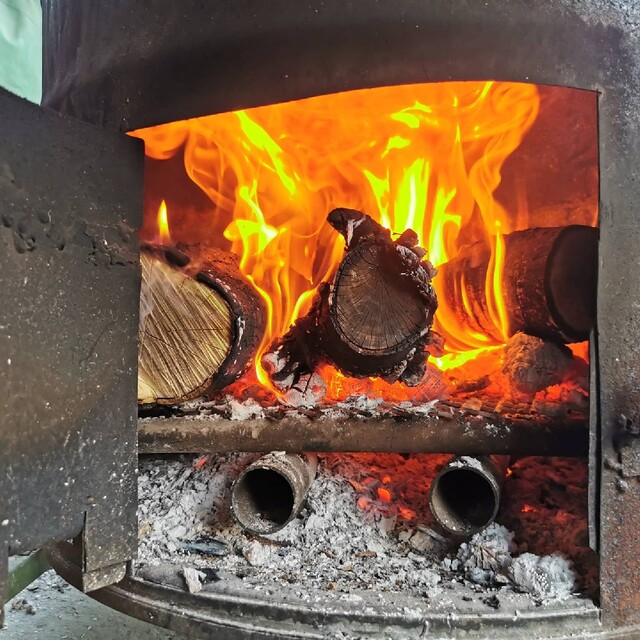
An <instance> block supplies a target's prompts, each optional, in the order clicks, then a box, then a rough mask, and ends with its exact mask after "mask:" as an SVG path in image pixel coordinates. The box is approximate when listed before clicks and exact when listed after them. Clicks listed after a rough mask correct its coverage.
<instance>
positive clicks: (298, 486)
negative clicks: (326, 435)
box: [231, 452, 318, 535]
mask: <svg viewBox="0 0 640 640" xmlns="http://www.w3.org/2000/svg"><path fill="white" fill-rule="evenodd" d="M317 467H318V459H317V457H316V456H315V455H313V454H304V455H302V454H300V455H298V454H293V453H284V452H277V453H270V454H268V455H266V456H263V457H262V458H260V459H259V460H257V461H256V462H254V463H253V464H252V465H250V466H249V467H247V468H246V469H245V470H244V471H243V472H242V473H241V474H240V475H239V476H238V477H237V478H236V480H235V482H234V483H233V485H232V487H231V513H232V514H233V517H234V518H235V519H236V520H237V521H238V523H239V524H240V526H242V527H243V528H244V529H246V530H247V531H250V532H251V533H255V534H257V535H266V534H269V533H275V532H276V531H280V529H282V528H283V527H285V526H286V525H287V524H289V522H291V520H293V519H294V518H295V517H296V516H297V515H298V513H299V512H300V509H302V505H303V503H304V499H305V497H306V495H307V492H308V491H309V487H310V486H311V483H312V482H313V479H314V478H315V476H316V469H317Z"/></svg>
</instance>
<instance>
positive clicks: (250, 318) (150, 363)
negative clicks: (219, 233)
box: [138, 245, 266, 405]
mask: <svg viewBox="0 0 640 640" xmlns="http://www.w3.org/2000/svg"><path fill="white" fill-rule="evenodd" d="M141 263H142V288H141V295H140V330H139V357H138V402H139V403H141V404H148V403H157V404H165V405H166V404H177V403H180V402H185V401H187V400H192V399H193V398H197V397H200V396H202V395H205V394H207V393H210V392H212V391H216V390H219V389H222V388H224V387H226V386H227V385H228V384H230V383H231V382H233V381H234V380H235V379H236V378H237V377H238V376H239V375H240V374H241V373H242V371H243V370H244V369H245V367H246V366H247V365H248V364H249V362H251V361H252V360H253V358H254V356H255V352H256V349H257V347H258V345H259V344H260V340H261V339H262V336H263V334H264V327H265V324H266V310H265V307H264V304H263V302H262V300H261V298H260V296H259V295H258V294H257V293H256V292H255V290H254V289H253V287H252V286H251V285H250V283H249V282H248V281H247V280H245V278H244V277H243V276H242V274H241V273H240V271H239V269H238V265H237V262H236V260H235V257H234V256H232V255H230V254H227V253H225V252H222V251H219V250H216V249H211V248H202V247H194V246H191V247H188V246H184V247H179V248H178V249H175V248H168V247H158V246H150V245H149V246H144V247H143V248H142V254H141Z"/></svg>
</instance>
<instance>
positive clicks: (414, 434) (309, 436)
mask: <svg viewBox="0 0 640 640" xmlns="http://www.w3.org/2000/svg"><path fill="white" fill-rule="evenodd" d="M588 436H589V425H588V423H587V421H586V420H584V421H583V420H574V421H569V422H566V421H565V422H562V421H558V422H554V423H545V422H541V421H540V420H520V419H511V420H510V419H506V418H500V417H499V416H492V417H490V418H489V417H485V416H474V415H468V414H464V413H463V412H461V411H457V410H456V411H454V410H450V413H449V414H447V413H445V412H444V411H441V412H439V413H436V414H434V415H433V416H423V417H418V416H416V417H403V418H398V417H394V416H389V417H376V418H368V419H362V418H317V419H315V420H314V419H312V418H305V417H299V416H295V417H293V416H285V417H283V418H281V419H273V420H269V419H265V418H250V419H248V420H229V419H228V418H223V417H220V416H206V417H198V418H193V417H188V416H185V417H171V418H145V419H143V420H140V421H139V422H138V446H139V453H140V454H148V453H224V452H226V451H255V452H260V453H261V452H263V451H274V450H276V449H277V450H284V451H288V452H294V453H295V452H297V451H317V452H330V451H337V452H347V451H349V452H356V451H366V452H369V453H376V452H384V453H392V452H396V453H445V452H446V453H452V454H456V455H469V456H482V455H492V454H500V455H507V454H508V455H520V456H523V455H530V456H534V455H535V456H545V455H553V456H586V455H587V453H588V451H589V440H588Z"/></svg>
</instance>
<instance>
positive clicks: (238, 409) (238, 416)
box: [225, 396, 264, 420]
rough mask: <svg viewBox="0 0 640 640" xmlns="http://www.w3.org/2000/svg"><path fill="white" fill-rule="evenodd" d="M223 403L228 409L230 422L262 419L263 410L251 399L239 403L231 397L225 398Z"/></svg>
mask: <svg viewBox="0 0 640 640" xmlns="http://www.w3.org/2000/svg"><path fill="white" fill-rule="evenodd" d="M225 402H226V405H227V406H228V407H229V409H230V415H229V419H230V420H251V419H253V418H264V410H263V408H262V407H261V406H260V405H259V404H258V403H257V402H256V401H255V400H254V399H253V398H249V399H247V400H245V401H244V402H240V401H239V400H236V399H235V398H233V397H232V396H225Z"/></svg>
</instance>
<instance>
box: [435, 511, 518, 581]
mask: <svg viewBox="0 0 640 640" xmlns="http://www.w3.org/2000/svg"><path fill="white" fill-rule="evenodd" d="M514 551H515V544H514V542H513V533H512V532H511V531H509V530H508V529H506V528H505V527H503V526H502V525H499V524H496V523H495V522H494V523H493V524H490V525H489V526H488V527H487V528H486V529H484V530H482V531H480V532H478V533H476V534H474V535H473V536H472V538H471V540H469V542H463V543H462V544H461V545H460V548H459V549H458V554H457V556H456V558H455V559H454V560H453V561H451V560H449V559H445V561H444V567H445V569H446V568H450V569H454V570H456V569H461V570H462V571H463V572H464V574H465V576H466V577H467V578H468V579H469V580H471V581H472V582H476V583H478V584H493V583H495V582H500V581H501V579H500V576H504V575H506V571H507V569H508V567H509V566H510V565H511V559H512V555H511V554H512V553H513V552H514Z"/></svg>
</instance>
